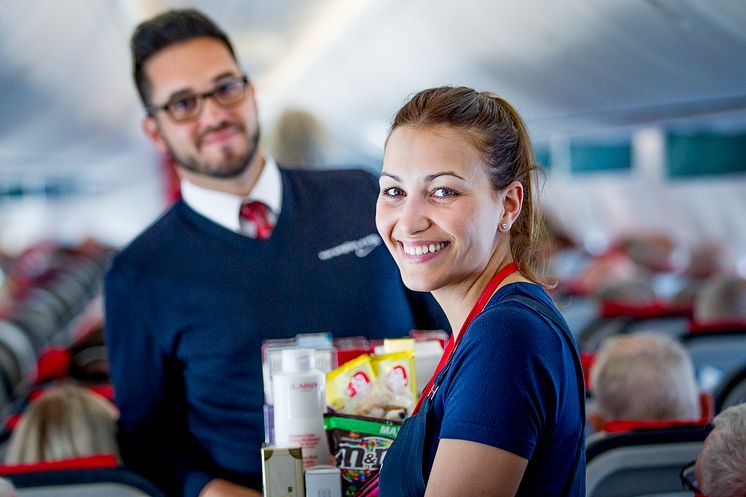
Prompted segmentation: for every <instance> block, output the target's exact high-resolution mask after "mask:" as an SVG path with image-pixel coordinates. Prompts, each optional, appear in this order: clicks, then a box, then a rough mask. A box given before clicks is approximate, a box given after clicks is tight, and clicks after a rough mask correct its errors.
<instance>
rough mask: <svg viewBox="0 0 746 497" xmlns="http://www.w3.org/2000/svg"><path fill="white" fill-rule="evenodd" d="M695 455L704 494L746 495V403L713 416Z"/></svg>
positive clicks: (720, 495) (710, 496) (743, 496)
mask: <svg viewBox="0 0 746 497" xmlns="http://www.w3.org/2000/svg"><path fill="white" fill-rule="evenodd" d="M712 423H713V425H714V426H715V428H714V429H713V430H712V431H711V432H710V434H709V435H708V436H707V440H706V441H705V446H704V447H703V448H702V452H701V453H700V455H699V472H700V477H701V480H702V481H700V482H698V483H699V488H700V490H702V492H704V493H705V495H707V496H708V497H746V404H739V405H737V406H733V407H729V408H728V409H726V410H725V411H723V412H721V413H720V414H718V415H717V416H716V417H715V419H714V420H713V422H712Z"/></svg>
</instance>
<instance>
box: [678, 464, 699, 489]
mask: <svg viewBox="0 0 746 497" xmlns="http://www.w3.org/2000/svg"><path fill="white" fill-rule="evenodd" d="M696 463H697V461H696V460H694V461H692V462H689V463H687V464H686V465H685V466H684V467H683V468H681V471H680V472H679V478H681V485H682V486H683V487H684V489H686V490H689V491H691V492H694V493H695V494H700V495H702V491H701V490H700V489H699V487H697V476H696V472H695V470H694V465H695V464H696Z"/></svg>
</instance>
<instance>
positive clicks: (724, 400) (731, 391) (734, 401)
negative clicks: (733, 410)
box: [713, 358, 746, 413]
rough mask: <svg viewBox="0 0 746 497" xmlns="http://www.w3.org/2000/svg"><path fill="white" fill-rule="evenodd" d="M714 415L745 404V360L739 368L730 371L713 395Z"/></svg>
mask: <svg viewBox="0 0 746 497" xmlns="http://www.w3.org/2000/svg"><path fill="white" fill-rule="evenodd" d="M713 397H714V401H715V413H721V412H723V411H724V410H726V409H727V408H729V407H732V406H735V405H738V404H742V403H744V402H746V358H745V359H744V363H742V364H741V366H740V367H738V368H736V369H734V370H733V371H731V372H730V373H729V374H728V375H727V376H726V377H725V378H724V379H723V381H722V382H720V384H719V385H718V386H717V388H716V389H715V392H714V393H713Z"/></svg>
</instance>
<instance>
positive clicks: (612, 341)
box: [591, 333, 700, 421]
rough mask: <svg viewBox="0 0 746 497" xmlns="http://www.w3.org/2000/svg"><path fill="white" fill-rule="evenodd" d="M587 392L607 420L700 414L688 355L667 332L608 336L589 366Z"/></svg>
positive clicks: (686, 416)
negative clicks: (588, 390)
mask: <svg viewBox="0 0 746 497" xmlns="http://www.w3.org/2000/svg"><path fill="white" fill-rule="evenodd" d="M591 391H592V393H593V397H594V399H595V401H596V403H597V410H598V413H599V414H600V415H601V416H603V417H604V419H605V420H606V421H619V420H648V421H667V420H675V419H691V420H694V419H699V418H700V405H699V392H698V388H697V383H696V380H695V377H694V367H693V366H692V360H691V358H690V357H689V354H688V353H687V351H686V350H685V349H684V347H682V346H681V344H679V343H678V342H676V341H674V340H673V339H671V338H669V337H667V336H665V335H656V334H652V333H635V334H632V335H625V336H622V337H611V338H607V339H606V340H605V341H604V342H603V343H602V345H601V349H600V350H599V352H598V354H597V355H596V360H595V362H594V363H593V366H592V368H591Z"/></svg>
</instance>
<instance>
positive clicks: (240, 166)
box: [166, 123, 259, 179]
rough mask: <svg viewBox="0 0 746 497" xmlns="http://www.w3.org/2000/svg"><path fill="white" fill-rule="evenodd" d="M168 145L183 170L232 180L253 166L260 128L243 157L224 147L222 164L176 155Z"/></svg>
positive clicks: (224, 125) (216, 129) (252, 137)
mask: <svg viewBox="0 0 746 497" xmlns="http://www.w3.org/2000/svg"><path fill="white" fill-rule="evenodd" d="M228 126H229V124H227V123H223V124H221V125H220V126H218V127H217V128H213V129H211V130H209V131H208V132H212V131H220V130H221V129H223V128H226V127H228ZM243 129H244V130H245V129H246V128H245V127H243ZM206 133H207V132H206ZM206 133H205V134H206ZM166 145H167V147H168V151H169V153H170V154H171V157H173V158H174V160H176V162H177V163H178V164H179V166H180V167H182V168H183V169H186V170H187V171H191V172H193V173H197V174H200V175H202V176H210V177H211V178H219V179H230V178H235V177H236V176H240V175H241V174H243V172H244V171H246V168H247V167H249V165H250V164H251V161H253V160H254V157H255V156H256V153H257V150H258V149H259V128H258V127H257V129H256V131H255V132H254V134H253V135H252V136H250V137H249V141H248V145H249V146H248V148H247V149H246V153H245V154H243V155H242V156H233V154H232V152H231V149H230V148H229V147H224V148H223V152H224V154H225V156H224V158H225V160H226V161H225V162H223V163H220V164H214V163H210V162H207V161H202V162H201V161H199V160H198V159H197V158H196V157H188V156H182V155H180V154H178V153H176V151H175V150H174V149H173V147H172V146H171V144H170V143H166Z"/></svg>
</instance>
